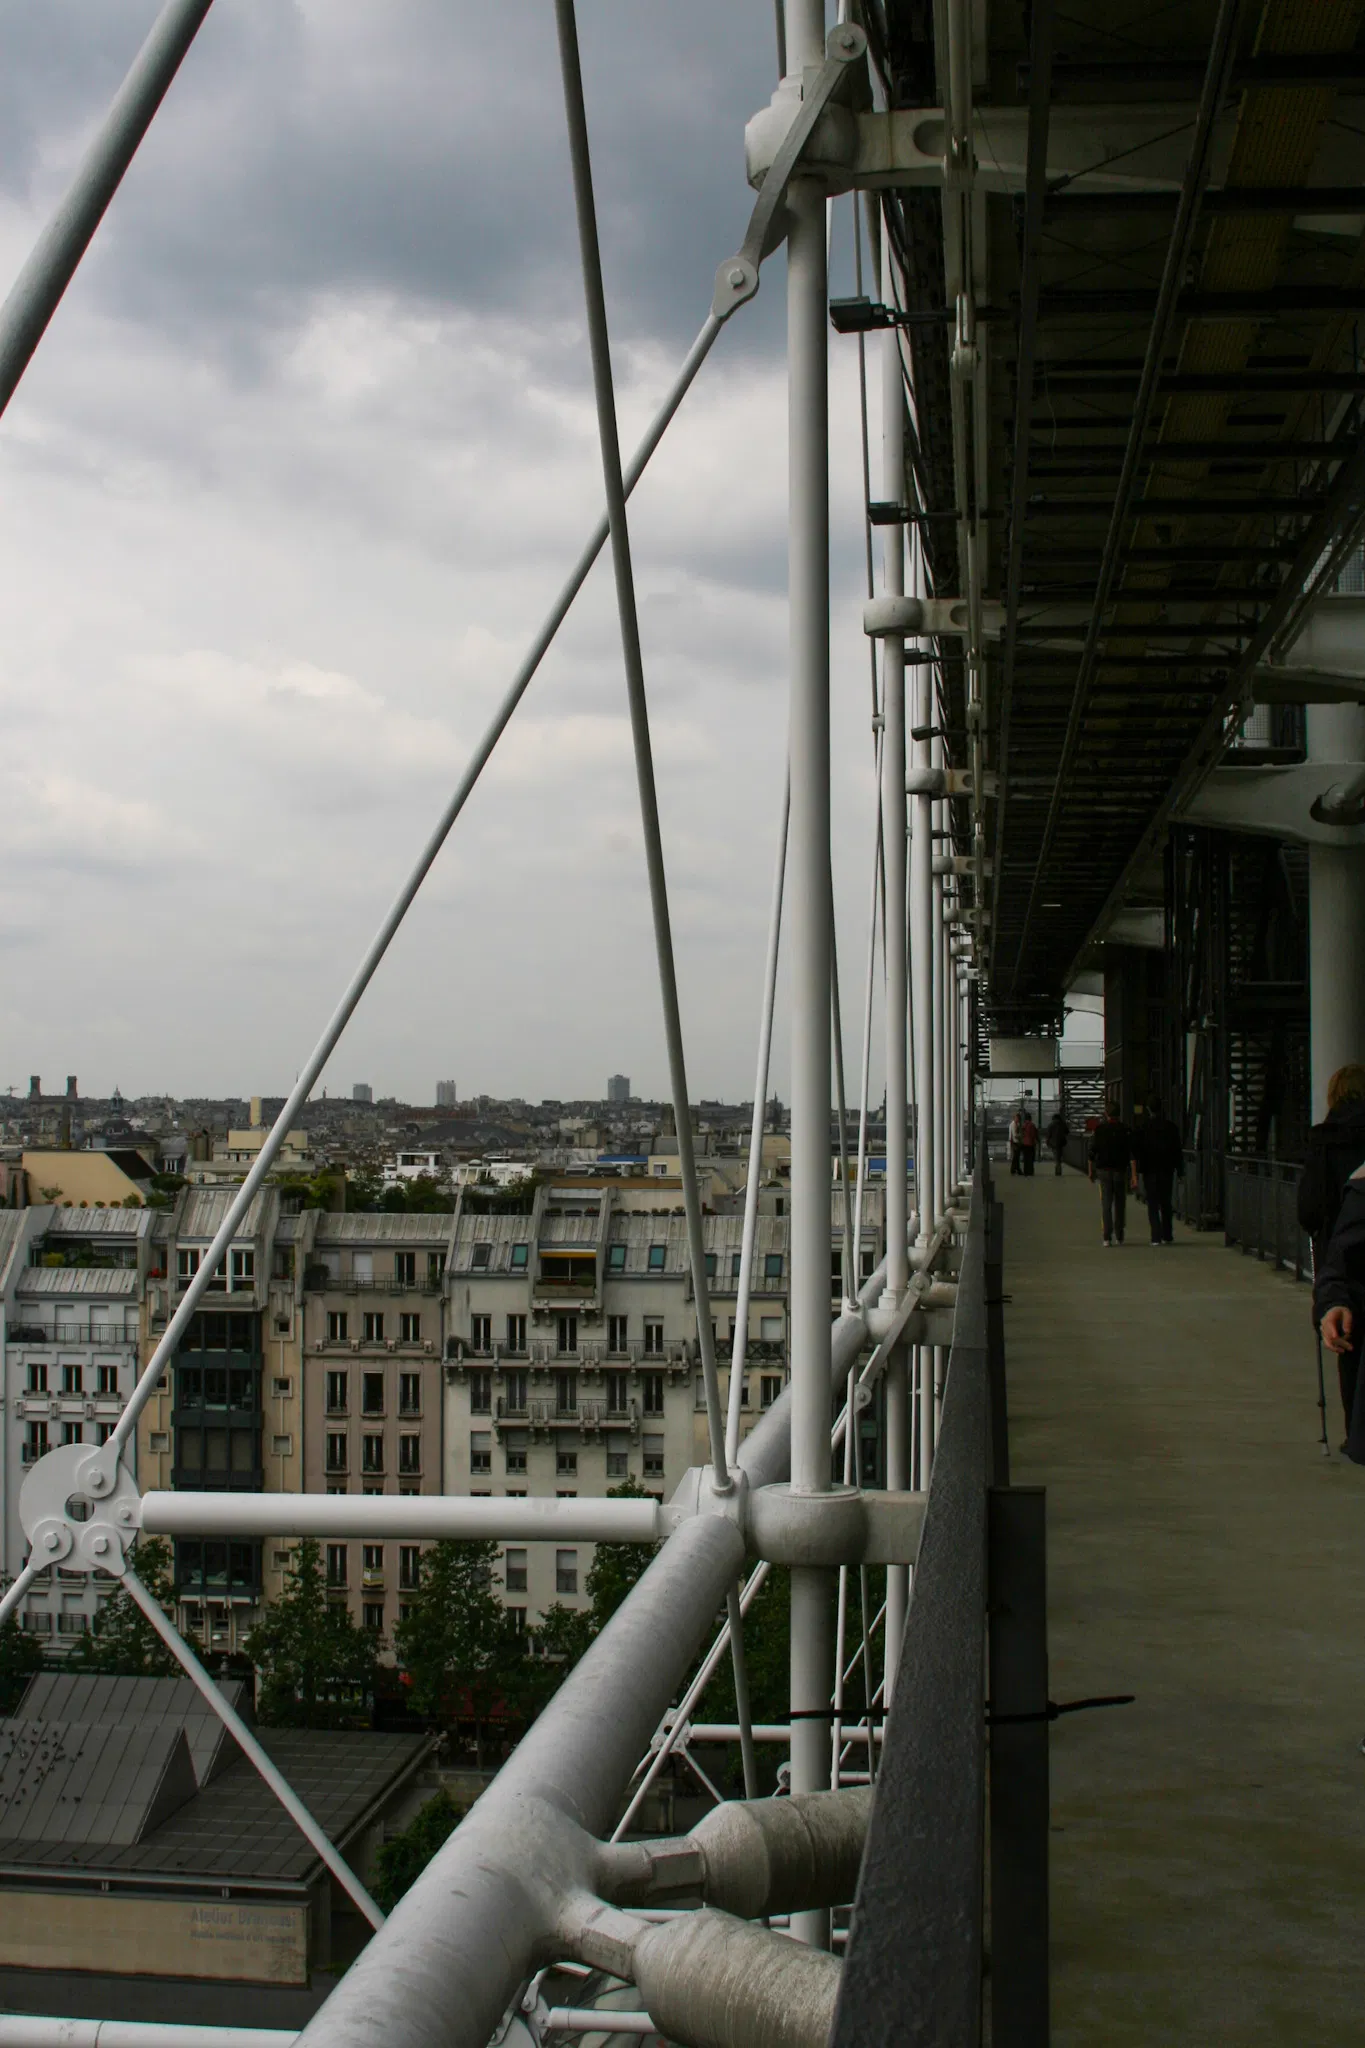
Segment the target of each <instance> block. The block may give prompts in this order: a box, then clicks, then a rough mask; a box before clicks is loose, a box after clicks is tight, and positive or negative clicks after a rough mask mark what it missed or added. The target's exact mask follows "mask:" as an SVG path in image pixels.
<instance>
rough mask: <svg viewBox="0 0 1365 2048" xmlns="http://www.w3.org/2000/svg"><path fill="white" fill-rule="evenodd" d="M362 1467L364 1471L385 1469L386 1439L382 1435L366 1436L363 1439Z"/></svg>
mask: <svg viewBox="0 0 1365 2048" xmlns="http://www.w3.org/2000/svg"><path fill="white" fill-rule="evenodd" d="M360 1469H361V1471H362V1472H382V1471H383V1469H384V1439H383V1437H382V1436H366V1437H364V1438H363V1439H362V1441H361V1452H360Z"/></svg>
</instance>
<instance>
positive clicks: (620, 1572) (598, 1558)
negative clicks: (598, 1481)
mask: <svg viewBox="0 0 1365 2048" xmlns="http://www.w3.org/2000/svg"><path fill="white" fill-rule="evenodd" d="M649 1497H650V1496H649V1493H648V1491H647V1490H646V1488H645V1487H643V1486H641V1484H640V1482H639V1480H638V1479H627V1480H625V1481H623V1483H622V1484H621V1485H620V1486H609V1487H608V1488H607V1499H608V1500H648V1499H649ZM654 1555H655V1551H654V1545H653V1544H652V1543H599V1544H598V1546H597V1549H596V1550H595V1551H594V1553H593V1560H592V1563H591V1565H590V1566H589V1567H588V1576H587V1579H586V1580H585V1582H584V1584H585V1590H586V1592H587V1594H588V1597H589V1599H590V1600H591V1601H592V1633H593V1634H594V1635H598V1634H599V1633H600V1632H601V1631H602V1630H603V1629H604V1628H605V1627H606V1625H607V1623H608V1622H609V1621H610V1620H611V1618H612V1616H613V1614H615V1612H616V1610H617V1608H618V1607H619V1606H620V1605H621V1602H622V1601H623V1600H624V1599H625V1597H626V1595H627V1593H628V1592H629V1591H630V1589H631V1587H632V1586H633V1585H634V1584H635V1581H636V1580H637V1579H638V1578H639V1577H640V1576H641V1574H642V1573H644V1572H646V1571H648V1569H649V1567H650V1565H651V1564H653V1562H654Z"/></svg>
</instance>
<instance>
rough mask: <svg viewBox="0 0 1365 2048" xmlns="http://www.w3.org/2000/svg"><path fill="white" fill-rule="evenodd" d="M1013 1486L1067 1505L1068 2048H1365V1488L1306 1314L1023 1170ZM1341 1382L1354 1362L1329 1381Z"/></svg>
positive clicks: (1222, 1254) (1009, 1319)
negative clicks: (1348, 1455) (1104, 1240)
mask: <svg viewBox="0 0 1365 2048" xmlns="http://www.w3.org/2000/svg"><path fill="white" fill-rule="evenodd" d="M996 1187H997V1191H998V1192H999V1194H1000V1196H1001V1198H1002V1199H1003V1201H1004V1203H1005V1290H1006V1293H1007V1294H1008V1295H1009V1296H1011V1297H1012V1300H1011V1302H1010V1305H1009V1306H1008V1307H1007V1308H1006V1311H1005V1315H1006V1347H1007V1352H1006V1356H1007V1372H1008V1380H1009V1402H1010V1435H1011V1459H1012V1473H1011V1476H1012V1478H1013V1479H1014V1481H1015V1483H1016V1484H1017V1485H1043V1486H1046V1488H1047V1490H1048V1540H1049V1559H1048V1564H1049V1617H1050V1636H1051V1640H1050V1652H1051V1687H1050V1690H1051V1695H1052V1698H1053V1699H1054V1700H1069V1699H1077V1698H1081V1697H1083V1696H1085V1695H1088V1694H1095V1693H1122V1692H1131V1693H1135V1694H1136V1695H1137V1700H1136V1704H1135V1705H1133V1706H1130V1707H1120V1708H1114V1709H1108V1710H1105V1711H1102V1712H1093V1713H1082V1714H1076V1715H1073V1716H1067V1717H1066V1718H1064V1719H1062V1720H1060V1721H1058V1722H1056V1723H1054V1725H1053V1731H1052V1827H1053V1832H1052V1937H1053V1945H1052V1957H1053V1980H1052V1981H1053V2040H1054V2042H1055V2043H1056V2044H1058V2048H1079V2044H1082V2043H1084V2044H1086V2048H1099V2044H1104V2048H1126V2044H1128V2043H1133V2044H1137V2043H1139V2042H1140V2043H1142V2044H1143V2048H1152V2044H1154V2043H1164V2042H1181V2043H1189V2044H1192V2048H1193V2044H1202V2043H1214V2042H1216V2043H1238V2044H1242V2043H1246V2044H1258V2048H1259V2044H1262V2043H1271V2042H1274V2043H1284V2044H1293V2048H1328V2044H1336V2043H1342V2044H1345V2043H1347V2042H1349V2043H1352V2044H1353V2048H1358V2044H1360V2043H1361V2042H1365V1756H1362V1755H1361V1754H1360V1741H1361V1736H1362V1734H1365V1469H1358V1468H1356V1467H1355V1466H1352V1465H1349V1464H1347V1462H1346V1461H1345V1460H1344V1459H1343V1458H1341V1457H1340V1456H1338V1455H1336V1453H1335V1446H1336V1444H1338V1443H1339V1442H1340V1440H1341V1436H1342V1434H1343V1432H1342V1428H1341V1407H1340V1402H1339V1401H1338V1400H1337V1398H1336V1394H1335V1384H1334V1376H1332V1377H1329V1382H1328V1399H1329V1406H1328V1428H1329V1436H1330V1438H1331V1442H1332V1444H1333V1446H1334V1454H1333V1456H1332V1457H1331V1458H1330V1460H1329V1459H1327V1458H1324V1456H1323V1454H1322V1450H1321V1446H1320V1444H1319V1443H1318V1442H1317V1440H1316V1439H1317V1429H1318V1414H1317V1405H1316V1401H1317V1391H1316V1377H1315V1367H1314V1353H1313V1339H1312V1333H1311V1329H1310V1327H1309V1322H1308V1289H1307V1288H1306V1287H1304V1286H1302V1285H1297V1284H1296V1283H1295V1282H1294V1281H1293V1280H1292V1279H1291V1278H1290V1277H1289V1276H1288V1275H1279V1274H1275V1273H1273V1272H1271V1271H1270V1269H1269V1268H1268V1267H1264V1266H1260V1265H1258V1264H1256V1262H1255V1261H1253V1260H1250V1259H1246V1258H1243V1257H1242V1256H1241V1255H1240V1254H1239V1253H1237V1252H1236V1251H1229V1250H1227V1249H1226V1248H1225V1247H1224V1245H1223V1242H1222V1239H1221V1238H1220V1237H1218V1236H1216V1235H1203V1234H1200V1233H1198V1232H1194V1231H1188V1230H1185V1229H1183V1228H1182V1227H1181V1226H1179V1225H1177V1242H1176V1244H1175V1245H1174V1246H1172V1247H1170V1248H1168V1249H1166V1250H1164V1251H1157V1250H1153V1249H1152V1248H1151V1246H1150V1245H1149V1244H1148V1242H1147V1237H1148V1232H1147V1227H1146V1225H1147V1217H1146V1210H1145V1208H1137V1209H1136V1210H1135V1208H1134V1205H1133V1204H1132V1203H1131V1202H1130V1206H1129V1226H1130V1227H1129V1231H1128V1242H1127V1243H1126V1245H1124V1246H1123V1247H1121V1248H1118V1249H1115V1250H1105V1249H1104V1248H1103V1246H1102V1245H1101V1242H1100V1226H1099V1199H1098V1194H1097V1192H1096V1190H1095V1189H1093V1188H1092V1187H1090V1186H1089V1184H1088V1183H1087V1182H1086V1181H1085V1180H1084V1179H1082V1178H1081V1177H1080V1176H1079V1175H1077V1174H1074V1173H1071V1172H1068V1173H1067V1174H1066V1175H1064V1177H1063V1178H1062V1179H1061V1180H1056V1179H1054V1178H1053V1176H1052V1173H1051V1170H1050V1167H1049V1170H1048V1171H1047V1172H1046V1173H1045V1174H1040V1175H1038V1176H1037V1177H1036V1178H1035V1179H1033V1180H1032V1181H1027V1180H1020V1179H1014V1180H1011V1179H1010V1178H1009V1177H1008V1175H1007V1174H1006V1173H1005V1172H1004V1170H1003V1169H1001V1168H997V1180H996ZM1329 1372H1330V1361H1329Z"/></svg>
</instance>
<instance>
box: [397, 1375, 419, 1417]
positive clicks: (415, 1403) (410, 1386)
mask: <svg viewBox="0 0 1365 2048" xmlns="http://www.w3.org/2000/svg"><path fill="white" fill-rule="evenodd" d="M421 1412H422V1375H421V1373H420V1372H400V1373H399V1375H398V1413H399V1414H400V1415H420V1414H421Z"/></svg>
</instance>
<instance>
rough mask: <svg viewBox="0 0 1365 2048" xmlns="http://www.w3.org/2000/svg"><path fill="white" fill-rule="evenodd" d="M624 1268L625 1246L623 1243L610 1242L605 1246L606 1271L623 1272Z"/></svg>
mask: <svg viewBox="0 0 1365 2048" xmlns="http://www.w3.org/2000/svg"><path fill="white" fill-rule="evenodd" d="M625 1270H626V1248H625V1246H624V1245H623V1244H611V1245H608V1246H607V1271H608V1272H609V1273H624V1272H625Z"/></svg>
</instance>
